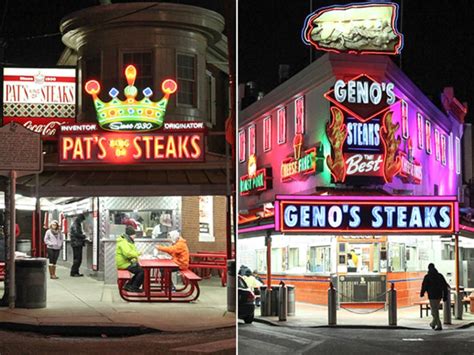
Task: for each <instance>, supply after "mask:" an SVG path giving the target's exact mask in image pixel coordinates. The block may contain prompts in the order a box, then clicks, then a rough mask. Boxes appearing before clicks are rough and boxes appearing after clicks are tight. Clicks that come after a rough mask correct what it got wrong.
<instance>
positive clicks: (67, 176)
mask: <svg viewBox="0 0 474 355" xmlns="http://www.w3.org/2000/svg"><path fill="white" fill-rule="evenodd" d="M38 182H39V184H38V196H39V197H63V196H75V197H89V196H169V195H173V196H175V195H180V196H199V195H226V194H227V191H228V190H227V185H226V161H225V158H224V157H221V156H218V155H212V154H211V153H209V154H207V157H206V162H204V163H182V164H154V165H94V166H87V165H80V164H78V165H74V166H60V165H58V164H54V163H47V162H46V159H45V164H44V171H43V173H41V174H39V176H38ZM2 185H3V186H2V189H4V188H5V181H4V183H2ZM35 190H36V176H35V175H29V176H24V177H21V178H19V179H18V180H17V192H18V193H19V194H22V195H24V196H31V197H34V196H35Z"/></svg>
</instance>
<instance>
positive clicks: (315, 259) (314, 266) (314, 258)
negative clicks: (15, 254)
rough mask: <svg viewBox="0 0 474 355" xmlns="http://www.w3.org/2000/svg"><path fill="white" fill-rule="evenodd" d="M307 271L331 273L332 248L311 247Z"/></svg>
mask: <svg viewBox="0 0 474 355" xmlns="http://www.w3.org/2000/svg"><path fill="white" fill-rule="evenodd" d="M307 269H308V271H309V272H331V247H329V246H321V247H311V248H310V249H309V257H308V262H307Z"/></svg>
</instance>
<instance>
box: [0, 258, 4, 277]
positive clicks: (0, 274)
mask: <svg viewBox="0 0 474 355" xmlns="http://www.w3.org/2000/svg"><path fill="white" fill-rule="evenodd" d="M4 280H5V263H4V262H0V281H4Z"/></svg>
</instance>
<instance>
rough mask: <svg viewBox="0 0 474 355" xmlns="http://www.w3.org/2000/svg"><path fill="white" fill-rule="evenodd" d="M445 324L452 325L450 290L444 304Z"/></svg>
mask: <svg viewBox="0 0 474 355" xmlns="http://www.w3.org/2000/svg"><path fill="white" fill-rule="evenodd" d="M443 323H444V324H452V322H451V291H450V290H449V289H448V292H447V295H446V301H444V304H443Z"/></svg>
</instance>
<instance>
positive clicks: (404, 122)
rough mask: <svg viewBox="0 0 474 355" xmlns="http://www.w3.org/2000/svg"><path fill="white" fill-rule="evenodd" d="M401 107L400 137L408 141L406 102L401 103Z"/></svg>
mask: <svg viewBox="0 0 474 355" xmlns="http://www.w3.org/2000/svg"><path fill="white" fill-rule="evenodd" d="M401 106H402V137H403V138H405V139H408V102H406V101H405V100H402V101H401Z"/></svg>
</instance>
